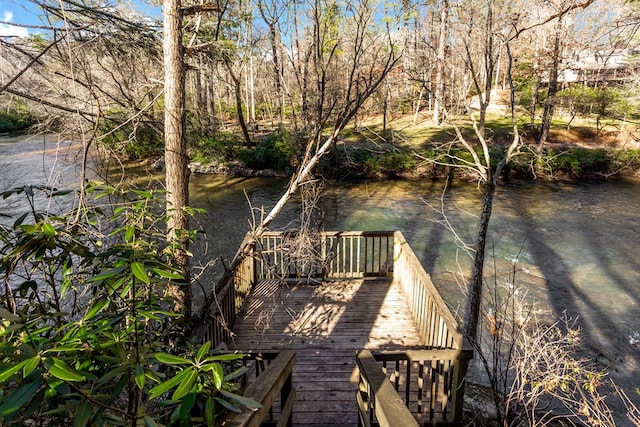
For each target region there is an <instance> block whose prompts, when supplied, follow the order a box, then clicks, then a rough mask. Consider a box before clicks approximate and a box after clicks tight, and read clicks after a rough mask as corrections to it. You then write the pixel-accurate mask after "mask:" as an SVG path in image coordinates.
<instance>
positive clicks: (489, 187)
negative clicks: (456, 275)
mask: <svg viewBox="0 0 640 427" xmlns="http://www.w3.org/2000/svg"><path fill="white" fill-rule="evenodd" d="M496 172H497V171H496ZM495 191H496V179H494V176H493V175H491V174H490V176H489V177H488V178H487V183H486V185H485V189H484V198H483V202H482V213H481V214H480V221H479V222H478V232H477V234H476V244H475V247H474V251H475V252H474V256H473V267H472V269H471V281H470V283H469V287H470V290H469V303H468V308H467V319H466V322H465V336H466V337H467V338H468V339H469V341H470V342H472V343H475V342H476V337H477V335H478V325H479V323H480V306H481V305H482V283H483V277H484V259H485V247H486V244H487V230H488V229H489V220H490V219H491V211H492V210H493V196H494V194H495Z"/></svg>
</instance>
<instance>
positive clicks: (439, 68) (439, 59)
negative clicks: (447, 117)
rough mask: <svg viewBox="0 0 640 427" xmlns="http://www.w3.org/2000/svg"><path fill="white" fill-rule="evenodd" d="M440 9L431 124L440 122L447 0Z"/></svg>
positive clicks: (442, 99)
mask: <svg viewBox="0 0 640 427" xmlns="http://www.w3.org/2000/svg"><path fill="white" fill-rule="evenodd" d="M441 8H442V9H440V27H439V34H438V53H437V55H436V82H435V86H436V87H435V94H434V97H433V98H434V99H433V124H434V125H436V126H438V125H439V124H440V117H441V116H442V104H443V103H444V60H445V42H446V38H447V21H448V20H449V1H448V0H444V1H443V3H442V6H441Z"/></svg>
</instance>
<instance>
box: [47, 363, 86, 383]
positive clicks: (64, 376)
mask: <svg viewBox="0 0 640 427" xmlns="http://www.w3.org/2000/svg"><path fill="white" fill-rule="evenodd" d="M51 359H52V360H53V364H52V365H51V366H50V367H49V373H50V374H51V375H53V376H54V377H56V378H59V379H61V380H63V381H70V382H78V381H84V379H85V378H84V376H83V375H80V374H79V373H78V372H76V371H74V370H73V369H71V368H70V367H69V366H67V364H66V363H64V361H63V360H61V359H58V358H57V357H52V358H51Z"/></svg>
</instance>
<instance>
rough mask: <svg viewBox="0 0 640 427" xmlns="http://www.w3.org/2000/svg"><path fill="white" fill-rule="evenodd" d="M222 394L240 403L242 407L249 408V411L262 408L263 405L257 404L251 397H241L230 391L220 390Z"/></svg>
mask: <svg viewBox="0 0 640 427" xmlns="http://www.w3.org/2000/svg"><path fill="white" fill-rule="evenodd" d="M220 394H222V395H223V396H224V397H226V398H227V399H231V400H233V401H234V402H236V403H239V404H240V405H242V406H244V407H246V408H249V409H258V408H262V405H261V404H260V403H258V402H256V401H255V400H253V399H251V398H249V397H244V396H240V395H239V394H235V393H231V392H230V391H227V390H220Z"/></svg>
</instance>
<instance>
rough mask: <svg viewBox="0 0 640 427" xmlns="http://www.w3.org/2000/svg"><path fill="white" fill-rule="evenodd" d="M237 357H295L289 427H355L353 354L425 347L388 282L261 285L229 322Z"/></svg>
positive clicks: (398, 289) (395, 288)
mask: <svg viewBox="0 0 640 427" xmlns="http://www.w3.org/2000/svg"><path fill="white" fill-rule="evenodd" d="M234 330H235V333H236V336H235V338H234V340H233V342H232V343H231V346H235V349H237V350H239V351H268V350H280V349H287V350H295V351H296V364H295V367H294V372H293V382H294V387H295V389H296V402H295V407H294V413H293V424H294V425H295V426H336V425H340V426H355V425H357V421H358V408H357V403H356V400H355V392H356V389H357V387H358V375H357V374H358V373H357V369H356V357H355V355H356V351H357V350H360V349H370V350H378V349H379V350H393V349H403V350H406V349H408V348H419V347H422V346H424V345H425V343H424V340H423V339H422V338H421V337H420V333H419V331H418V328H417V326H416V323H415V322H414V320H413V318H412V316H411V313H410V310H408V309H407V305H406V299H405V297H404V295H403V294H402V289H401V287H400V286H399V285H396V284H392V281H391V279H390V278H376V279H350V280H337V281H332V282H324V283H321V284H302V283H295V284H294V283H291V284H283V283H282V282H280V281H275V280H273V281H262V282H260V283H259V284H258V285H257V286H256V287H255V288H254V289H253V290H252V291H251V294H250V296H249V297H248V298H247V301H246V303H245V305H244V307H243V310H242V312H241V313H240V315H239V316H238V318H237V321H236V326H235V328H234Z"/></svg>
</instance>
